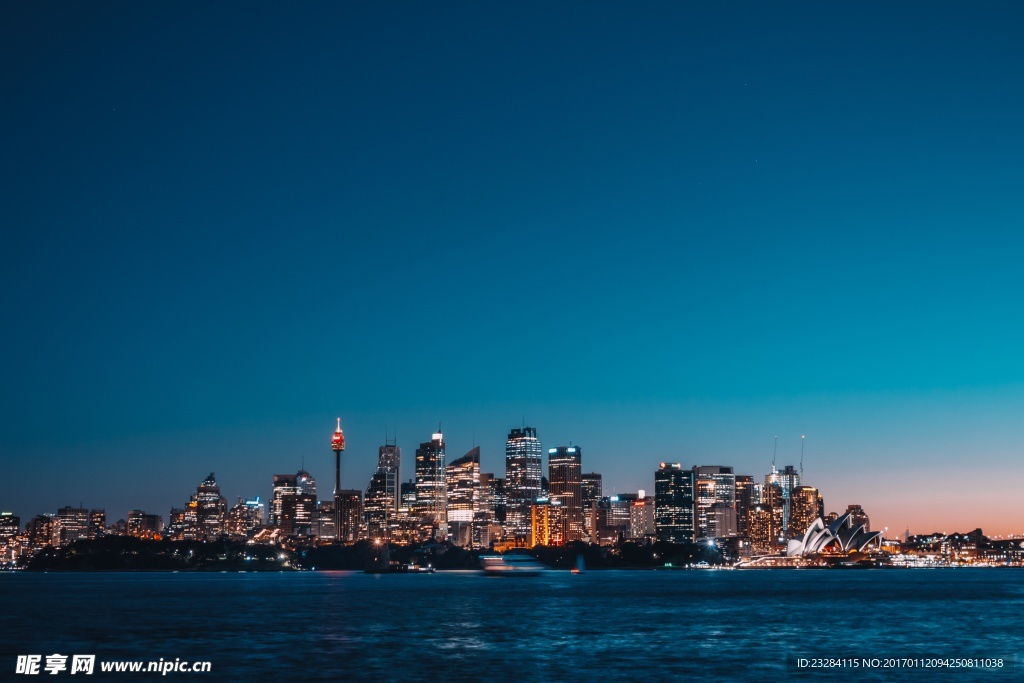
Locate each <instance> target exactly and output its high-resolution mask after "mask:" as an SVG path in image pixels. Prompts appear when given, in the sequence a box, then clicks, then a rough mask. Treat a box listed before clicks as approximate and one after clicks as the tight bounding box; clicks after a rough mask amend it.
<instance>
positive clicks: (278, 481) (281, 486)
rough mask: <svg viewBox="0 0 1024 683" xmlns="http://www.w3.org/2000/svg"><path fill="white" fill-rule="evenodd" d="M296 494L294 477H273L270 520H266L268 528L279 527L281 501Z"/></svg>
mask: <svg viewBox="0 0 1024 683" xmlns="http://www.w3.org/2000/svg"><path fill="white" fill-rule="evenodd" d="M298 492H299V486H298V477H297V476H296V475H294V474H275V475H274V489H273V493H272V494H271V496H270V519H269V520H268V524H269V525H270V526H272V527H274V526H276V527H279V526H281V499H282V498H284V497H285V496H288V495H291V494H293V493H298Z"/></svg>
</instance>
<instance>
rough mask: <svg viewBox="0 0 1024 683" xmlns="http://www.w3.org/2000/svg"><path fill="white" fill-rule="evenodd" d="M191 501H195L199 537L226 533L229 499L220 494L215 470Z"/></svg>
mask: <svg viewBox="0 0 1024 683" xmlns="http://www.w3.org/2000/svg"><path fill="white" fill-rule="evenodd" d="M189 503H190V505H191V504H193V503H194V509H195V525H196V530H197V537H198V538H201V539H206V540H213V539H216V538H217V537H218V536H220V535H221V534H222V533H224V521H225V519H226V518H227V514H228V501H227V499H225V498H224V496H222V495H220V487H219V486H218V485H217V479H216V478H215V477H214V474H213V472H210V474H209V476H207V477H206V479H204V480H203V481H202V483H200V484H199V486H198V487H196V493H195V495H194V496H192V500H191V501H189Z"/></svg>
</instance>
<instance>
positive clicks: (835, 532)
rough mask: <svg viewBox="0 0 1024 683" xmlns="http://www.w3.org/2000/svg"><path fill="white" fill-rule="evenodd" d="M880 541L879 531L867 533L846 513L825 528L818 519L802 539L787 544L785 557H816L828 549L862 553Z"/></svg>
mask: <svg viewBox="0 0 1024 683" xmlns="http://www.w3.org/2000/svg"><path fill="white" fill-rule="evenodd" d="M881 540H882V532H881V531H868V530H867V529H865V528H864V525H863V524H856V525H855V524H854V523H853V520H852V519H851V517H850V513H849V512H847V513H846V514H844V515H843V516H842V517H839V518H838V519H836V521H834V522H832V523H831V524H829V525H828V526H825V522H824V521H822V519H821V517H818V518H817V519H816V520H814V523H813V524H811V526H810V527H808V528H807V531H806V532H804V537H803V538H802V539H800V540H797V539H793V540H791V541H790V542H789V545H788V546H787V547H786V555H787V556H789V557H807V556H808V555H818V554H820V553H822V552H824V551H825V549H826V548H829V547H832V548H834V549H835V550H839V551H842V552H844V553H849V552H851V551H861V552H863V551H864V549H865V548H867V547H868V546H869V545H871V544H872V543H875V544H879V543H881Z"/></svg>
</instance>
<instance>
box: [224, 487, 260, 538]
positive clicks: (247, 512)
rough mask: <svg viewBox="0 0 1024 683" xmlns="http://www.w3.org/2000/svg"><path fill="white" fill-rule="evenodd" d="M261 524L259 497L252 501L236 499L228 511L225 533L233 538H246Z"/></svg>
mask: <svg viewBox="0 0 1024 683" xmlns="http://www.w3.org/2000/svg"><path fill="white" fill-rule="evenodd" d="M262 524H263V503H261V502H260V499H259V496H257V497H256V498H254V499H253V500H242V498H241V497H239V498H238V502H237V503H235V504H234V505H233V506H232V507H231V509H230V510H228V520H227V532H228V534H229V535H230V536H232V537H235V538H248V537H249V536H251V535H252V534H253V533H255V532H256V530H257V529H258V528H259V527H260V526H262Z"/></svg>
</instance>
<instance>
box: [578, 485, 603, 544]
mask: <svg viewBox="0 0 1024 683" xmlns="http://www.w3.org/2000/svg"><path fill="white" fill-rule="evenodd" d="M603 496H604V492H603V486H602V482H601V475H600V473H598V472H584V473H583V474H582V475H580V500H581V504H580V506H581V508H582V509H583V534H584V536H585V537H587V538H590V539H593V538H595V537H596V532H595V530H594V519H595V517H596V515H595V505H596V502H597V500H598V499H600V498H601V497H603Z"/></svg>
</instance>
